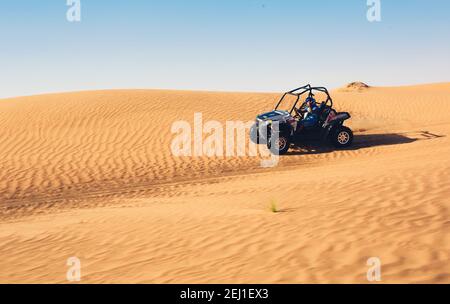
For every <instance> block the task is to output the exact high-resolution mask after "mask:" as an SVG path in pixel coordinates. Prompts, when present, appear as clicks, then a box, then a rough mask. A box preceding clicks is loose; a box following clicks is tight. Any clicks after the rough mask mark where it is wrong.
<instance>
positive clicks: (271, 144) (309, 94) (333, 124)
mask: <svg viewBox="0 0 450 304" xmlns="http://www.w3.org/2000/svg"><path fill="white" fill-rule="evenodd" d="M316 95H318V96H319V95H320V96H319V97H318V98H323V99H322V101H321V102H320V103H319V102H317V103H316V104H317V107H315V111H314V115H316V119H315V122H314V124H313V125H312V126H311V125H310V126H308V127H304V120H305V119H306V117H307V116H308V113H309V114H311V113H310V112H311V110H310V109H308V102H310V101H311V98H312V100H313V101H314V102H316ZM303 97H305V101H303V99H302V98H303ZM288 99H291V105H287V103H289V102H287V100H288ZM300 101H302V104H301V105H300V106H298V105H299V103H300ZM350 118H351V116H350V114H349V113H347V112H340V113H338V112H337V111H335V110H334V109H333V100H332V98H331V96H330V93H329V92H328V90H327V89H326V88H324V87H311V85H309V84H308V85H306V86H303V87H300V88H297V89H295V90H292V91H289V92H287V93H285V94H284V95H283V96H282V97H281V99H280V101H279V102H278V104H277V106H276V107H275V110H274V111H272V112H268V113H265V114H261V115H258V117H257V118H256V123H255V124H254V125H253V127H252V128H251V131H250V132H251V134H250V137H251V140H252V141H253V142H255V143H257V144H266V145H267V146H268V148H269V149H270V150H271V151H272V153H274V154H278V155H284V154H286V153H287V152H288V151H289V149H290V147H291V145H295V146H301V145H302V144H305V143H308V142H311V141H324V142H327V143H331V144H332V145H334V146H335V147H336V148H347V147H350V146H351V145H352V142H353V132H352V130H350V129H349V128H348V127H345V126H344V122H345V121H346V120H348V119H350ZM302 121H303V122H302ZM275 134H276V135H277V136H274V135H275Z"/></svg>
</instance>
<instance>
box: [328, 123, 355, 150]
mask: <svg viewBox="0 0 450 304" xmlns="http://www.w3.org/2000/svg"><path fill="white" fill-rule="evenodd" d="M331 142H332V143H333V145H334V146H335V147H336V148H348V147H350V146H351V145H352V143H353V132H352V130H350V129H349V128H347V127H340V128H338V129H337V130H336V132H334V133H333V135H332V138H331Z"/></svg>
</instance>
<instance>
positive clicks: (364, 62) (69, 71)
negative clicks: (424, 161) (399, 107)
mask: <svg viewBox="0 0 450 304" xmlns="http://www.w3.org/2000/svg"><path fill="white" fill-rule="evenodd" d="M381 4H382V10H381V13H382V15H381V16H382V20H381V22H373V23H371V22H368V20H367V18H366V13H367V10H368V6H367V3H366V0H345V1H336V0H314V1H313V0H311V1H304V0H292V1H289V0H264V1H262V0H261V1H260V0H191V1H182V0H128V1H118V0H114V1H107V0H81V5H82V7H81V18H82V19H81V22H73V23H70V22H68V21H67V19H66V12H67V10H68V8H69V7H68V6H67V5H66V0H40V1H34V0H2V1H0V41H1V43H0V83H1V85H0V98H6V97H14V96H24V95H34V94H42V93H53V92H66V91H79V90H97V89H189V90H210V91H261V92H278V91H285V90H287V89H291V88H293V87H296V86H298V85H302V84H305V83H311V84H313V85H325V86H328V87H330V88H336V87H340V86H342V85H344V84H346V83H348V82H352V81H363V82H366V83H368V84H370V85H380V86H396V85H409V84H421V83H434V82H450V58H449V57H450V1H448V0H381Z"/></svg>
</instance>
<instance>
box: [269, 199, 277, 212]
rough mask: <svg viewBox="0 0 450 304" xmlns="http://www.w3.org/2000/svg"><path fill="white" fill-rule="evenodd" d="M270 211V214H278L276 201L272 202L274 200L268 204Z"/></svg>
mask: <svg viewBox="0 0 450 304" xmlns="http://www.w3.org/2000/svg"><path fill="white" fill-rule="evenodd" d="M270 211H271V212H272V213H278V212H279V210H278V207H277V201H276V200H274V199H273V200H272V201H271V202H270Z"/></svg>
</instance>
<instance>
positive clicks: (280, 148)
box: [267, 134, 291, 155]
mask: <svg viewBox="0 0 450 304" xmlns="http://www.w3.org/2000/svg"><path fill="white" fill-rule="evenodd" d="M267 147H268V148H269V150H270V152H272V153H273V154H275V155H285V154H286V153H287V152H288V151H289V148H290V147H291V141H290V138H289V137H288V136H285V135H282V134H279V136H270V140H268V141H267Z"/></svg>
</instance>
